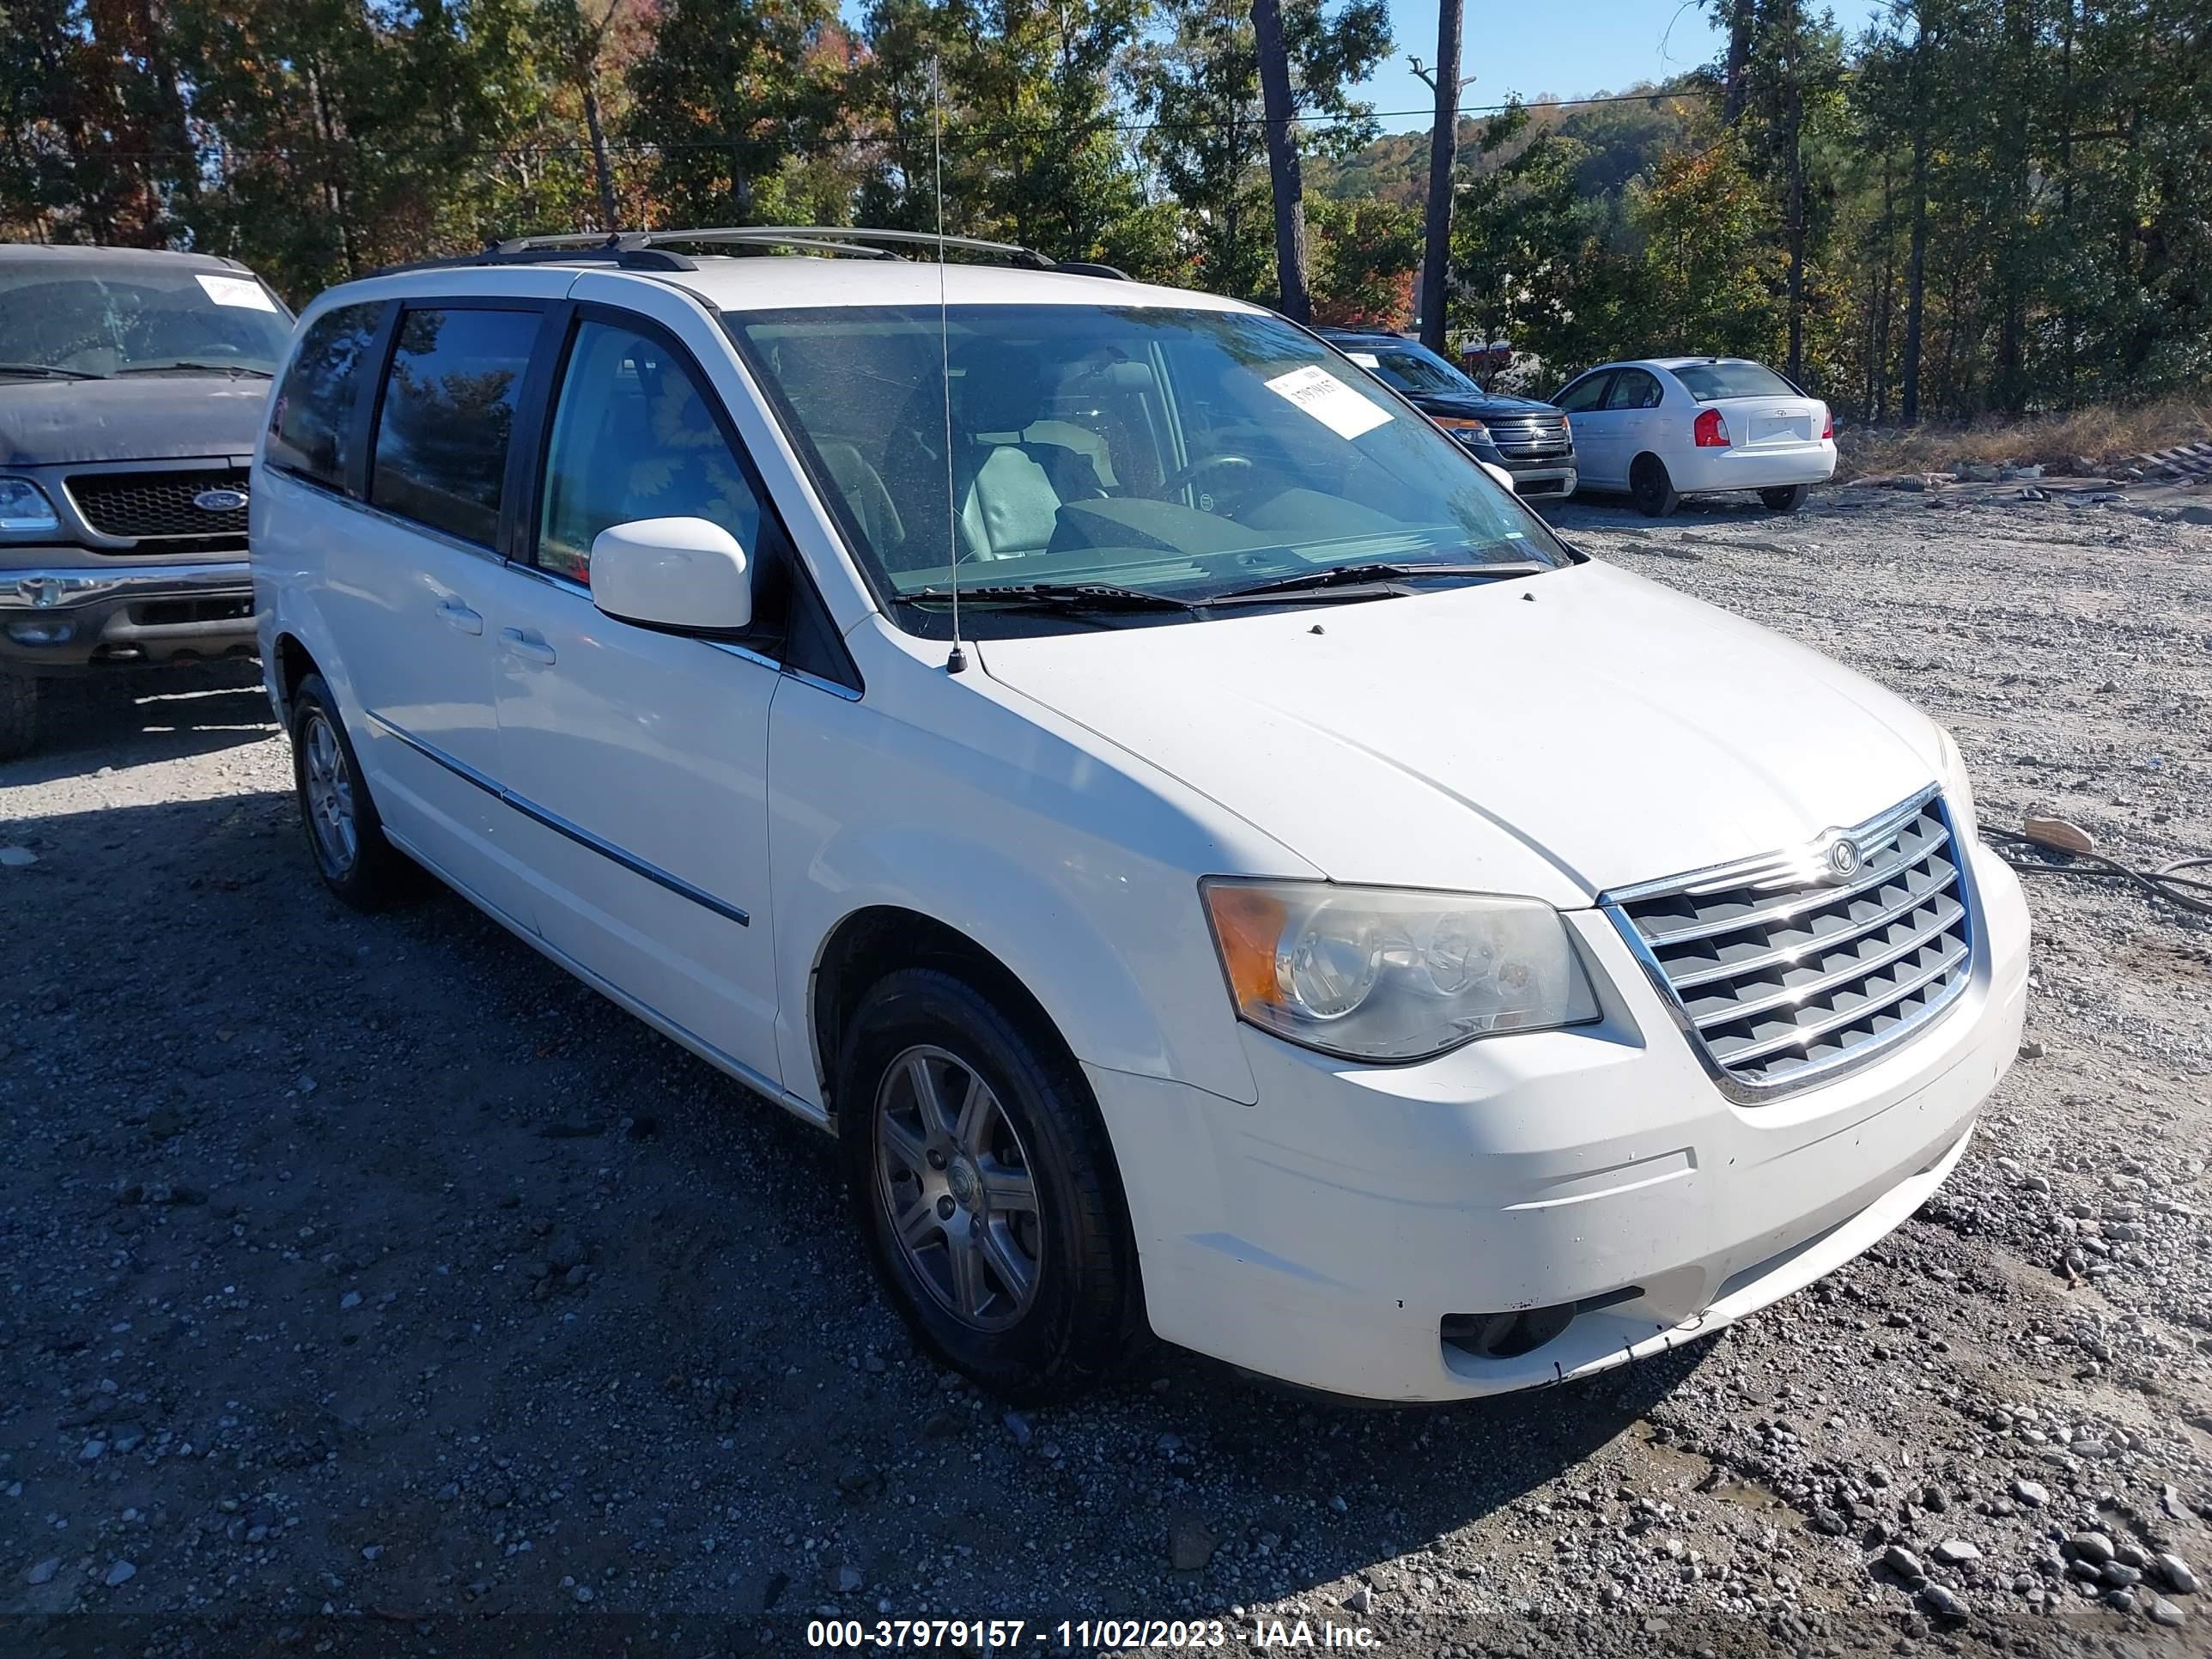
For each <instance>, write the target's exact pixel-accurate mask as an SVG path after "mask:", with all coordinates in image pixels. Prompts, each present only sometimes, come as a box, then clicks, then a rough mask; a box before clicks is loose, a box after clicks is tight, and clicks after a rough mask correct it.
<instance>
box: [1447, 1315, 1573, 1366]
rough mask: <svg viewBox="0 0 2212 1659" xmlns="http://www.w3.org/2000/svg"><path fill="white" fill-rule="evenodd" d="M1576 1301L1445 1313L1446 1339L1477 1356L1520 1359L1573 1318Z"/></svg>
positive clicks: (1465, 1351)
mask: <svg viewBox="0 0 2212 1659" xmlns="http://www.w3.org/2000/svg"><path fill="white" fill-rule="evenodd" d="M1574 1318H1575V1304H1573V1303H1571V1302H1568V1303H1562V1304H1560V1305H1559V1306H1558V1307H1555V1308H1520V1309H1516V1310H1514V1311H1513V1312H1511V1313H1489V1314H1446V1315H1445V1316H1444V1318H1443V1340H1445V1342H1446V1343H1448V1344H1449V1346H1452V1347H1455V1348H1457V1349H1459V1350H1460V1351H1461V1352H1463V1353H1471V1354H1473V1355H1474V1357H1475V1358H1478V1359H1517V1358H1520V1357H1521V1356H1522V1354H1524V1353H1529V1352H1534V1350H1536V1349H1538V1348H1541V1347H1542V1346H1544V1345H1545V1344H1546V1343H1547V1342H1549V1341H1550V1340H1552V1339H1553V1337H1555V1336H1557V1335H1559V1333H1560V1332H1562V1331H1564V1330H1565V1329H1566V1328H1567V1327H1568V1326H1569V1325H1571V1324H1572V1323H1573V1322H1574Z"/></svg>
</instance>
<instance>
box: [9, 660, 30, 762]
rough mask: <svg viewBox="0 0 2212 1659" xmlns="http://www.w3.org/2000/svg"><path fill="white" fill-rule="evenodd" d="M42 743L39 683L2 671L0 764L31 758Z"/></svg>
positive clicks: (24, 675)
mask: <svg viewBox="0 0 2212 1659" xmlns="http://www.w3.org/2000/svg"><path fill="white" fill-rule="evenodd" d="M38 740H39V683H38V681H36V680H34V679H33V678H31V677H30V676H29V675H28V674H11V673H9V671H7V670H6V669H4V668H0V760H14V759H15V757H17V756H19V755H27V754H29V753H30V752H31V746H32V744H35V743H37V742H38Z"/></svg>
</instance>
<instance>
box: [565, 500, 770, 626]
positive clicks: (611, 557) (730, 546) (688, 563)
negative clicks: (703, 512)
mask: <svg viewBox="0 0 2212 1659" xmlns="http://www.w3.org/2000/svg"><path fill="white" fill-rule="evenodd" d="M592 603H593V604H594V605H598V606H599V609H600V610H601V611H605V613H606V614H607V615H608V616H610V617H615V618H616V619H617V620H618V621H621V622H629V623H643V624H644V625H645V626H646V627H648V628H677V629H698V630H699V631H700V632H702V633H712V634H726V633H734V632H735V631H736V630H738V629H741V628H744V627H745V626H746V625H747V624H749V623H750V622H751V621H752V619H753V579H752V572H751V570H750V568H748V566H747V564H746V561H745V550H744V548H742V547H740V546H738V538H736V537H735V536H732V534H730V532H728V531H726V530H725V529H723V528H722V526H720V525H718V524H715V523H714V522H713V521H712V520H707V519H635V520H631V521H630V522H629V523H628V524H617V525H609V526H607V527H606V528H605V530H602V531H601V532H599V534H598V535H597V536H596V537H594V538H592Z"/></svg>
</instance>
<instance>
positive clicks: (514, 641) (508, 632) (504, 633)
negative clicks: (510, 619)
mask: <svg viewBox="0 0 2212 1659" xmlns="http://www.w3.org/2000/svg"><path fill="white" fill-rule="evenodd" d="M499 642H500V643H501V645H503V646H505V647H507V650H508V651H510V652H511V653H513V654H514V655H516V656H518V657H520V658H522V659H524V660H525V661H527V662H545V663H550V662H551V661H552V660H553V659H554V658H553V647H551V646H550V645H548V644H546V643H545V636H544V635H542V634H537V633H532V632H529V631H527V630H526V629H520V628H502V629H500V630H499Z"/></svg>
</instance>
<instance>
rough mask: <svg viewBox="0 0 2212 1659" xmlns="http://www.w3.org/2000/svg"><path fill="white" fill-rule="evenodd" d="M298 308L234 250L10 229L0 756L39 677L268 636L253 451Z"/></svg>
mask: <svg viewBox="0 0 2212 1659" xmlns="http://www.w3.org/2000/svg"><path fill="white" fill-rule="evenodd" d="M291 328H292V314H291V313H290V312H289V311H287V310H286V309H285V308H284V306H283V302H282V301H279V300H278V299H277V298H276V295H274V294H272V293H270V290H269V289H268V288H267V286H266V285H265V284H264V283H262V281H261V279H260V278H259V277H258V276H255V275H254V274H253V273H252V271H250V270H247V269H246V267H245V266H243V265H241V264H238V263H237V262H236V261H234V260H230V259H218V258H210V257H208V256H205V255H201V254H191V253H160V252H144V251H141V250H137V249H131V248H106V247H68V246H23V245H19V244H3V245H0V759H4V758H6V757H9V756H11V755H19V754H21V753H23V752H24V751H25V750H27V749H28V748H30V746H31V744H32V743H33V740H34V739H35V738H36V737H37V735H38V713H39V683H40V678H42V677H45V676H48V675H52V674H62V673H76V672H82V671H88V670H90V669H95V668H98V669H109V668H113V667H116V666H122V665H152V664H163V663H170V662H175V661H179V660H188V659H205V658H212V657H226V656H237V657H250V656H252V654H253V578H252V573H251V572H250V571H249V570H248V568H247V567H246V469H247V466H248V464H249V463H250V462H251V460H252V454H253V441H254V438H255V436H256V435H257V434H258V432H259V430H260V426H261V415H262V410H263V407H264V404H266V403H267V401H268V397H269V377H270V374H271V373H272V372H273V371H274V370H275V368H276V364H277V362H279V361H280V360H281V359H282V358H283V355H284V345H285V342H286V340H287V338H288V337H289V335H290V333H291Z"/></svg>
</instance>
